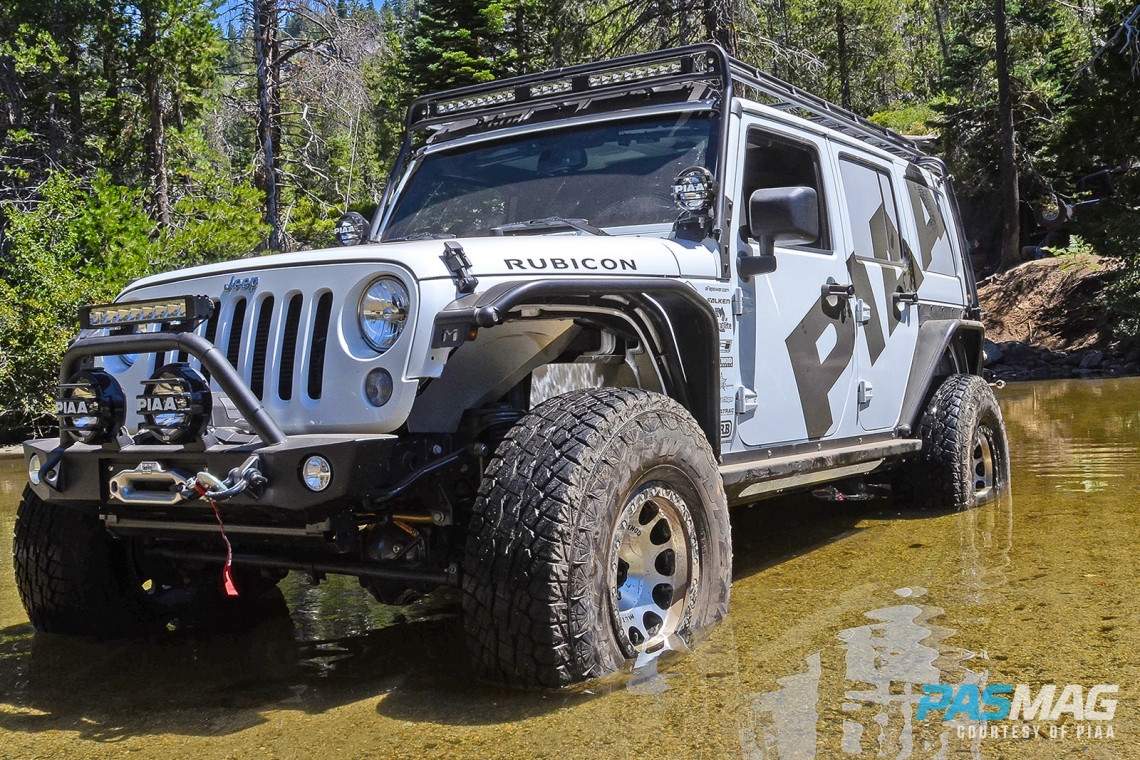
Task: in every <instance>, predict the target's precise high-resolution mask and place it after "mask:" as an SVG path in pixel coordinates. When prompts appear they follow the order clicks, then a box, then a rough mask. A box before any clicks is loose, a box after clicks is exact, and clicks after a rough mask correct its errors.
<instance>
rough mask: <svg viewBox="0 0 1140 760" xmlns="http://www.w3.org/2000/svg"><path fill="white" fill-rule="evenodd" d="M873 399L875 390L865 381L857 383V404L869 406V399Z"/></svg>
mask: <svg viewBox="0 0 1140 760" xmlns="http://www.w3.org/2000/svg"><path fill="white" fill-rule="evenodd" d="M874 397H875V388H874V386H872V385H871V384H870V383H868V382H867V381H866V380H860V381H859V403H860V404H869V403H871V399H872V398H874Z"/></svg>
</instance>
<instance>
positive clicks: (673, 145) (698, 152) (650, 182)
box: [383, 111, 717, 240]
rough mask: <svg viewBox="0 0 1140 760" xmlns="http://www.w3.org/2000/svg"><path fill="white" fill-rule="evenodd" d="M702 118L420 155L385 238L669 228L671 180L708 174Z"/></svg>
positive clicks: (589, 128) (659, 119)
mask: <svg viewBox="0 0 1140 760" xmlns="http://www.w3.org/2000/svg"><path fill="white" fill-rule="evenodd" d="M716 130H717V126H716V118H715V116H714V115H713V114H711V113H710V112H708V111H700V112H695V113H683V114H675V113H674V114H666V115H663V116H654V117H649V118H641V119H630V120H628V121H620V122H613V121H611V122H606V123H603V124H589V125H584V126H578V127H569V128H565V129H557V130H550V131H543V132H540V133H531V134H526V135H519V136H517V137H514V138H510V139H503V140H495V141H488V142H480V143H478V144H475V145H470V146H467V147H463V148H455V149H453V150H442V151H439V152H437V153H431V154H428V155H427V156H426V157H425V158H424V159H423V161H422V162H421V163H420V164H419V166H418V168H417V169H416V171H415V174H414V175H413V176H412V177H411V178H410V179H409V180H408V183H407V185H406V186H405V187H404V189H403V191H402V192H401V193H400V195H399V198H398V199H397V201H396V205H395V208H394V209H393V211H392V215H391V217H390V219H389V222H388V226H387V229H386V230H385V232H384V237H383V239H384V240H400V239H404V238H408V237H415V236H424V237H427V236H429V235H439V236H451V235H454V236H456V237H465V236H477V235H490V234H492V232H491V231H492V229H493V228H495V227H499V226H501V225H505V224H513V223H517V222H526V221H531V220H535V219H547V218H549V217H561V218H563V219H576V220H585V221H586V223H588V224H590V225H593V226H594V227H625V226H633V225H644V224H662V223H672V222H673V221H674V220H675V219H676V218H677V215H678V214H679V213H680V212H679V210H678V208H677V206H676V205H675V204H674V202H673V193H672V186H673V180H674V178H675V177H676V176H677V175H678V174H679V173H680V172H681V171H682V170H684V169H687V168H688V167H690V166H705V167H707V168H709V169H710V170H713V169H714V166H713V162H714V160H715V155H714V154H715V152H716V139H715V136H716Z"/></svg>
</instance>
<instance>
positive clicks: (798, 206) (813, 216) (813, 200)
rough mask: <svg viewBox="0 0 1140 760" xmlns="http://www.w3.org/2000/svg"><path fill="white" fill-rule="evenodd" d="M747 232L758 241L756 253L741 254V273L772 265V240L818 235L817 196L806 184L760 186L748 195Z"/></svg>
mask: <svg viewBox="0 0 1140 760" xmlns="http://www.w3.org/2000/svg"><path fill="white" fill-rule="evenodd" d="M748 233H749V235H750V236H751V237H752V238H753V239H754V240H756V242H757V243H759V244H760V255H759V256H741V257H740V261H739V262H738V263H737V269H738V271H739V272H740V276H741V277H745V278H747V277H751V276H753V275H758V274H768V273H769V272H772V271H775V269H776V256H775V253H774V249H775V245H776V243H792V244H797V243H799V244H802V243H812V242H815V241H816V240H818V239H819V196H818V195H816V192H815V190H814V189H813V188H810V187H802V186H800V187H764V188H760V189H759V190H756V191H754V192H753V193H752V195H751V197H749V199H748Z"/></svg>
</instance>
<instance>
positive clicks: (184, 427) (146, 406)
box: [136, 363, 211, 443]
mask: <svg viewBox="0 0 1140 760" xmlns="http://www.w3.org/2000/svg"><path fill="white" fill-rule="evenodd" d="M143 385H144V386H145V390H144V391H143V392H142V395H140V396H138V397H137V407H136V409H137V411H138V413H139V415H141V416H142V419H143V422H142V424H140V425H139V428H140V429H142V430H146V431H148V432H150V434H151V435H153V436H154V437H155V438H157V439H158V440H160V441H162V442H163V443H182V442H185V441H194V440H197V439H199V438H201V437H202V436H203V435H204V434H205V432H206V426H207V425H209V424H210V409H211V399H210V386H209V385H208V384H207V383H206V381H205V379H204V378H203V377H202V376H201V375H199V374H198V373H197V372H195V371H194V370H192V369H190V367H188V366H187V365H185V364H177V363H176V364H166V365H164V366H162V367H159V368H158V369H157V370H155V373H154V374H153V375H152V376H151V378H150V379H149V380H144V381H143Z"/></svg>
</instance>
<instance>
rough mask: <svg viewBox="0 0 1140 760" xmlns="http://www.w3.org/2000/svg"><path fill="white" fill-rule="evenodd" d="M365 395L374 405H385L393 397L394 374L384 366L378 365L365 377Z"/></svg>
mask: <svg viewBox="0 0 1140 760" xmlns="http://www.w3.org/2000/svg"><path fill="white" fill-rule="evenodd" d="M364 395H365V396H367V397H368V403H370V404H372V406H384V405H385V404H387V403H388V399H390V398H392V376H391V375H390V374H388V370H386V369H384V368H383V367H377V368H376V369H374V370H372V371H371V372H369V373H368V377H366V378H364Z"/></svg>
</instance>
